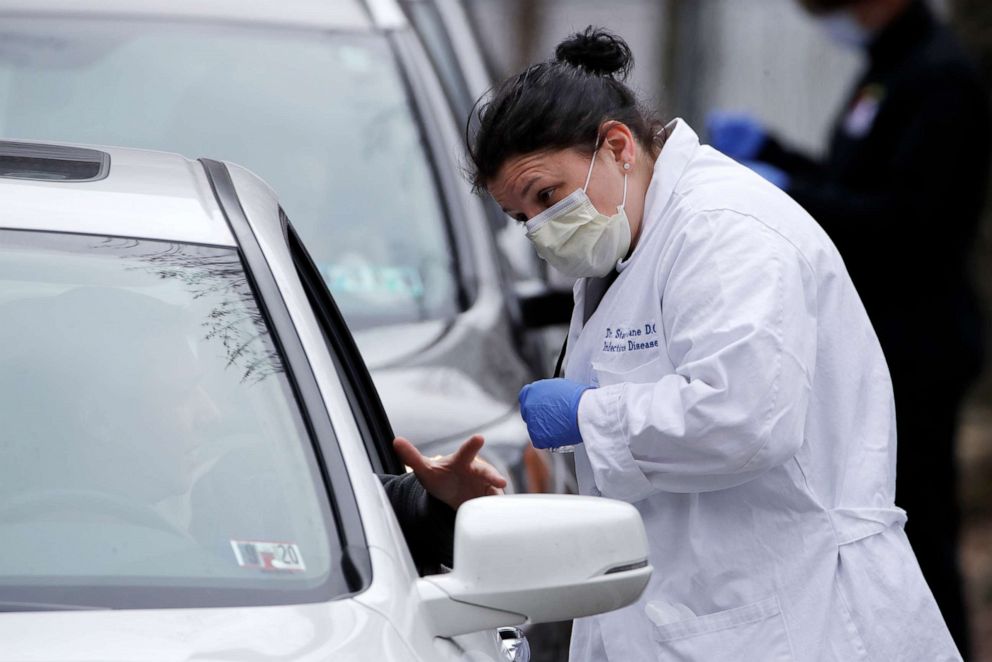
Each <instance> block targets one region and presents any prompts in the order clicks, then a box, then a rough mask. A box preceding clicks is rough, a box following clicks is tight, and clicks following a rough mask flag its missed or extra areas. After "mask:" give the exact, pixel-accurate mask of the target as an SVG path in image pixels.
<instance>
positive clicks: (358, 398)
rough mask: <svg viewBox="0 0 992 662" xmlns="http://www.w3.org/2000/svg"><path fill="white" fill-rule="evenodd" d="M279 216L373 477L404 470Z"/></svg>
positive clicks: (329, 304)
mask: <svg viewBox="0 0 992 662" xmlns="http://www.w3.org/2000/svg"><path fill="white" fill-rule="evenodd" d="M279 216H280V221H281V222H282V226H283V235H284V237H285V238H286V243H287V246H288V247H289V253H290V255H291V256H292V258H293V266H294V267H295V269H296V273H297V276H298V277H299V279H300V282H301V283H302V285H303V289H304V291H305V293H306V295H307V300H308V301H309V302H310V307H311V309H312V310H313V313H314V316H315V317H316V319H317V325H318V326H319V328H320V331H321V334H322V335H323V337H324V342H325V343H326V345H327V349H328V353H329V354H330V356H331V360H332V361H333V363H334V365H335V367H336V368H337V372H338V375H339V376H340V377H341V384H342V387H343V389H344V392H345V397H346V399H347V400H348V404H349V406H350V407H351V412H352V415H353V416H354V418H355V422H356V423H357V425H358V428H359V433H360V435H361V438H362V442H363V444H364V445H365V451H366V453H367V454H368V457H369V461H370V462H371V463H372V469H373V471H375V472H376V473H378V474H395V475H399V474H402V473H404V471H405V468H404V466H403V463H402V462H400V460H399V457H398V456H397V455H396V453H395V451H394V450H393V446H392V440H393V438H394V436H395V435H394V434H393V428H392V425H391V424H390V422H389V416H388V415H387V414H386V410H385V407H384V406H383V404H382V400H381V399H380V398H379V392H378V390H377V389H376V388H375V384H374V382H373V381H372V376H371V374H370V373H369V370H368V367H367V366H366V364H365V360H364V359H363V358H362V355H361V352H359V350H358V345H357V344H356V343H355V339H354V337H353V336H352V334H351V331H350V330H349V329H348V325H347V323H346V322H345V320H344V316H343V315H342V314H341V310H340V309H339V308H338V306H337V303H336V302H335V301H334V296H333V295H332V294H331V292H330V289H329V288H328V287H327V282H326V281H325V280H324V278H323V277H322V276H321V274H320V271H319V270H318V269H317V265H316V263H315V262H314V261H313V258H312V257H311V256H310V253H309V251H308V250H307V248H306V244H305V243H304V241H303V240H302V239H301V238H300V236H299V234H298V233H297V231H296V229H295V228H294V227H293V225H292V223H291V222H290V220H289V217H288V216H287V215H286V213H285V211H283V209H282V208H280V209H279Z"/></svg>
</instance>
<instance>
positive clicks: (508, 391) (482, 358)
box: [355, 318, 529, 445]
mask: <svg viewBox="0 0 992 662" xmlns="http://www.w3.org/2000/svg"><path fill="white" fill-rule="evenodd" d="M355 340H356V342H357V343H358V347H359V349H360V351H361V354H362V357H363V358H364V359H365V362H366V365H368V367H369V371H370V372H371V374H372V380H373V382H374V383H375V386H376V389H377V390H378V391H379V397H380V399H381V400H382V404H383V406H384V407H385V409H386V413H387V414H388V416H389V420H390V422H391V424H392V427H393V430H394V431H395V432H396V434H398V435H402V436H404V437H408V438H409V439H410V440H411V441H413V442H414V443H417V444H418V445H420V444H430V443H433V442H439V441H447V440H451V439H454V438H457V437H463V436H465V435H471V434H474V433H476V432H480V431H482V430H483V429H484V428H486V427H487V426H489V425H490V424H493V423H495V422H496V421H498V420H500V419H502V418H505V417H506V416H508V415H510V414H511V413H513V411H514V409H515V407H516V404H517V393H518V392H519V390H520V388H521V386H523V384H525V383H527V381H529V380H528V373H527V369H526V367H525V366H524V365H523V363H522V362H521V361H520V358H519V356H518V355H517V354H516V353H515V352H514V350H513V348H512V347H511V345H510V340H509V333H508V331H507V330H506V329H505V328H504V327H501V326H497V325H493V326H491V327H487V326H485V325H480V324H473V323H470V322H468V321H467V320H466V319H464V318H459V319H456V320H455V321H454V322H453V323H445V322H422V323H417V324H404V325H396V326H384V327H379V328H374V329H364V330H361V331H358V332H357V333H355Z"/></svg>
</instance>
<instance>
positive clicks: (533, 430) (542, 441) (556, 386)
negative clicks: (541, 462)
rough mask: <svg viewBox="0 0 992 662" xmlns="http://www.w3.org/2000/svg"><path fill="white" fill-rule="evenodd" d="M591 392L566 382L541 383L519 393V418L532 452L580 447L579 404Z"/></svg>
mask: <svg viewBox="0 0 992 662" xmlns="http://www.w3.org/2000/svg"><path fill="white" fill-rule="evenodd" d="M590 388H592V387H591V386H586V385H585V384H579V383H578V382H573V381H571V380H568V379H542V380H540V381H536V382H534V383H533V384H527V386H524V387H523V388H522V389H521V390H520V415H521V416H522V417H523V419H524V422H525V423H527V432H528V433H530V440H531V441H532V442H533V444H534V447H535V448H558V447H559V446H574V445H575V444H581V443H582V435H581V434H579V400H581V399H582V394H583V393H585V392H586V390H587V389H590Z"/></svg>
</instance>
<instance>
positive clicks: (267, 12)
mask: <svg viewBox="0 0 992 662" xmlns="http://www.w3.org/2000/svg"><path fill="white" fill-rule="evenodd" d="M0 12H3V13H5V14H26V15H35V16H37V15H52V16H53V17H86V18H110V17H114V18H140V19H151V20H155V19H159V20H169V21H175V20H180V21H218V22H230V23H243V24H263V25H282V26H285V27H299V28H318V29H330V30H357V31H370V30H373V29H395V28H401V27H404V26H405V25H406V18H405V16H404V14H403V11H402V10H401V9H400V8H399V6H398V5H397V4H396V1H395V0H87V2H85V3H83V2H80V0H0Z"/></svg>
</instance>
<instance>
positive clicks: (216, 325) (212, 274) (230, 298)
mask: <svg viewBox="0 0 992 662" xmlns="http://www.w3.org/2000/svg"><path fill="white" fill-rule="evenodd" d="M94 248H100V249H106V250H111V251H114V252H117V253H118V254H119V256H120V257H122V258H125V259H127V260H129V261H135V260H137V261H140V262H143V263H144V264H142V265H137V264H131V265H128V266H127V269H128V270H136V269H141V270H143V271H145V272H147V273H149V274H151V275H153V276H155V277H157V278H159V279H162V280H175V281H178V282H179V283H181V284H182V285H183V287H184V288H185V289H186V291H187V292H188V293H189V294H190V295H191V297H192V298H193V299H194V300H206V301H208V302H209V303H210V304H211V308H210V310H209V312H208V313H207V314H206V317H205V319H203V321H201V322H200V326H201V327H202V328H203V330H204V336H203V339H204V340H206V341H210V342H214V343H220V345H221V346H222V347H223V348H224V353H225V355H226V357H227V367H232V366H234V367H236V368H239V369H241V370H242V374H241V381H242V383H248V384H253V383H257V382H260V381H261V380H263V379H265V378H266V377H267V376H269V375H272V374H276V373H280V372H283V370H284V367H283V364H282V359H281V357H280V356H279V353H278V351H277V350H276V348H275V343H274V342H273V340H272V339H271V338H270V337H269V328H268V326H267V325H266V324H265V318H264V316H263V314H262V311H261V310H260V308H259V306H258V301H257V300H256V298H255V294H254V292H252V289H251V286H250V285H249V284H248V277H247V274H246V273H245V270H244V266H243V265H242V263H241V259H240V257H239V255H238V253H237V252H236V251H234V250H232V249H227V248H213V247H206V246H191V245H189V244H179V243H167V242H159V241H138V240H135V239H122V238H111V237H108V238H105V239H103V240H102V241H101V242H100V244H98V245H97V246H94Z"/></svg>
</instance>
